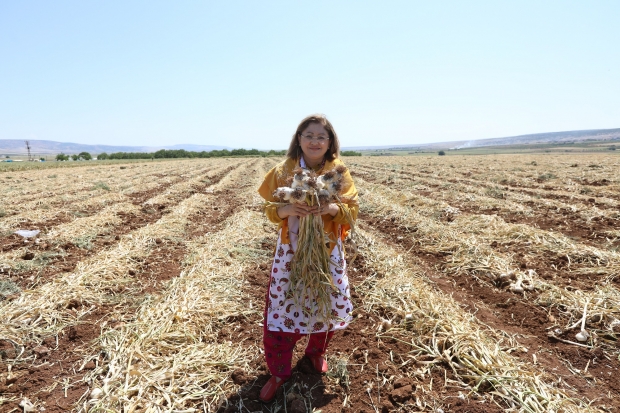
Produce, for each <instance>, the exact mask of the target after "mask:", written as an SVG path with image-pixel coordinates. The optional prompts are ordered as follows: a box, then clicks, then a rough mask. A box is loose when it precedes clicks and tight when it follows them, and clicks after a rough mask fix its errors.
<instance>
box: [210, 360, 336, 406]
mask: <svg viewBox="0 0 620 413" xmlns="http://www.w3.org/2000/svg"><path fill="white" fill-rule="evenodd" d="M270 377H271V375H270V374H267V373H265V374H261V375H259V376H258V377H256V378H253V379H251V380H248V379H247V378H245V377H239V375H237V377H235V374H234V373H233V381H235V383H237V384H241V387H240V388H239V391H238V392H237V393H235V394H233V395H231V396H230V397H228V398H227V399H224V400H222V402H221V403H220V407H219V408H218V410H217V413H233V412H244V413H247V412H252V413H254V412H273V413H275V412H278V411H279V412H285V411H286V412H288V413H305V412H311V411H312V410H313V409H314V408H317V407H319V408H320V407H323V406H326V405H327V404H329V403H330V402H331V401H332V400H333V399H334V398H337V397H338V396H337V395H335V394H331V393H326V392H325V383H324V380H325V378H324V377H323V375H321V374H319V373H317V372H316V370H314V368H313V367H312V363H311V362H310V360H309V359H308V358H306V357H302V358H301V359H300V360H299V361H298V362H297V363H296V364H295V366H293V368H292V375H291V378H290V379H289V380H288V381H287V382H286V383H284V385H283V386H282V387H280V388H279V389H278V392H277V393H276V396H275V397H274V398H273V400H272V401H271V402H269V403H263V402H261V401H260V400H259V398H258V395H259V394H260V391H261V389H262V388H263V386H264V385H265V383H267V380H269V378H270ZM285 404H286V407H284V405H285Z"/></svg>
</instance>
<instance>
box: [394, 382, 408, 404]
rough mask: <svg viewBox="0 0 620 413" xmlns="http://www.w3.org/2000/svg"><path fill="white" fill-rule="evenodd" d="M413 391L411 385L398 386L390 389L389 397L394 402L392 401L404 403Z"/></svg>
mask: <svg viewBox="0 0 620 413" xmlns="http://www.w3.org/2000/svg"><path fill="white" fill-rule="evenodd" d="M412 392H413V387H412V386H411V385H410V384H408V385H406V386H403V387H399V388H398V389H394V390H392V393H390V399H391V400H392V401H393V402H394V403H401V404H402V403H404V402H406V401H407V400H409V399H411V393H412Z"/></svg>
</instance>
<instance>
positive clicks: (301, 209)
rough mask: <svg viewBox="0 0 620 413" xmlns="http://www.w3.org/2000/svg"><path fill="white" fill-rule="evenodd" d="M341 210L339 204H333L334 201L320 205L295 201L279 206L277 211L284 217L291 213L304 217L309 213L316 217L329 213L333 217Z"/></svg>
mask: <svg viewBox="0 0 620 413" xmlns="http://www.w3.org/2000/svg"><path fill="white" fill-rule="evenodd" d="M339 210H340V209H339V208H338V205H337V204H333V203H332V204H327V205H321V206H320V207H319V206H318V205H313V206H309V205H306V204H296V203H294V204H288V205H286V206H282V207H280V208H278V210H277V212H278V216H279V217H280V218H282V219H284V218H286V217H289V216H291V215H294V216H298V217H300V218H303V217H307V216H308V215H314V216H315V217H318V216H321V215H326V214H329V215H331V216H332V217H335V216H336V215H337V214H338V211H339Z"/></svg>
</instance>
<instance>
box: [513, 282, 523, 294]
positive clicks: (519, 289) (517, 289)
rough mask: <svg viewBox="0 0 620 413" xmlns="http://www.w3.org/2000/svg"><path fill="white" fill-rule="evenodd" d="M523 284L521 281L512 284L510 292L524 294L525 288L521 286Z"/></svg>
mask: <svg viewBox="0 0 620 413" xmlns="http://www.w3.org/2000/svg"><path fill="white" fill-rule="evenodd" d="M521 282H522V281H521V279H518V280H517V282H515V283H514V284H510V291H512V292H513V293H517V294H521V293H523V286H522V285H521Z"/></svg>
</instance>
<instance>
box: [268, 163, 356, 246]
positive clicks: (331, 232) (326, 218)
mask: <svg viewBox="0 0 620 413" xmlns="http://www.w3.org/2000/svg"><path fill="white" fill-rule="evenodd" d="M338 165H344V163H343V162H342V161H341V160H340V159H337V158H336V159H334V160H333V161H327V162H325V165H324V166H323V168H321V169H320V170H318V171H316V173H317V174H318V175H322V174H323V173H325V172H327V171H329V170H332V169H334V168H335V167H336V166H338ZM298 166H299V160H298V159H290V158H287V159H286V160H285V161H283V162H280V163H279V164H277V165H276V166H274V167H273V168H272V169H271V170H270V171H269V172H267V175H265V179H264V180H263V183H262V184H261V186H260V187H259V188H258V193H259V194H260V196H262V197H263V198H264V199H265V200H266V201H270V202H278V200H277V199H275V198H274V197H273V191H275V190H276V188H279V187H282V186H286V179H287V178H288V177H289V176H293V169H295V168H297V167H298ZM341 194H342V195H341V197H340V198H341V200H342V205H341V206H340V210H339V211H338V214H336V216H335V217H332V216H331V215H329V214H325V215H323V216H322V218H323V229H324V231H325V233H326V234H327V235H328V236H329V239H331V240H334V241H332V242H330V248H329V249H330V251H331V250H333V248H334V246H335V240H336V239H337V237H338V226H339V225H340V226H341V227H342V231H341V232H340V237H341V239H342V240H343V241H344V239H345V237H346V236H347V233H348V231H349V229H350V225H349V224H348V222H347V219H346V214H345V211H344V210H346V212H348V213H350V214H351V217H352V218H353V220H354V221H355V220H356V219H357V212H358V211H359V205H358V203H357V190H356V189H355V184H354V183H353V179H352V178H351V174H350V173H349V171H348V170H347V171H346V172H345V173H344V175H343V179H342V191H341ZM277 208H278V207H277V206H275V205H271V206H267V207H265V214H266V215H267V218H268V219H269V220H270V221H271V222H273V223H276V224H278V229H280V228H282V233H281V235H280V236H281V240H282V243H283V244H289V243H290V240H289V236H288V219H287V218H284V219H282V218H280V217H279V216H278V212H277Z"/></svg>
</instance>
